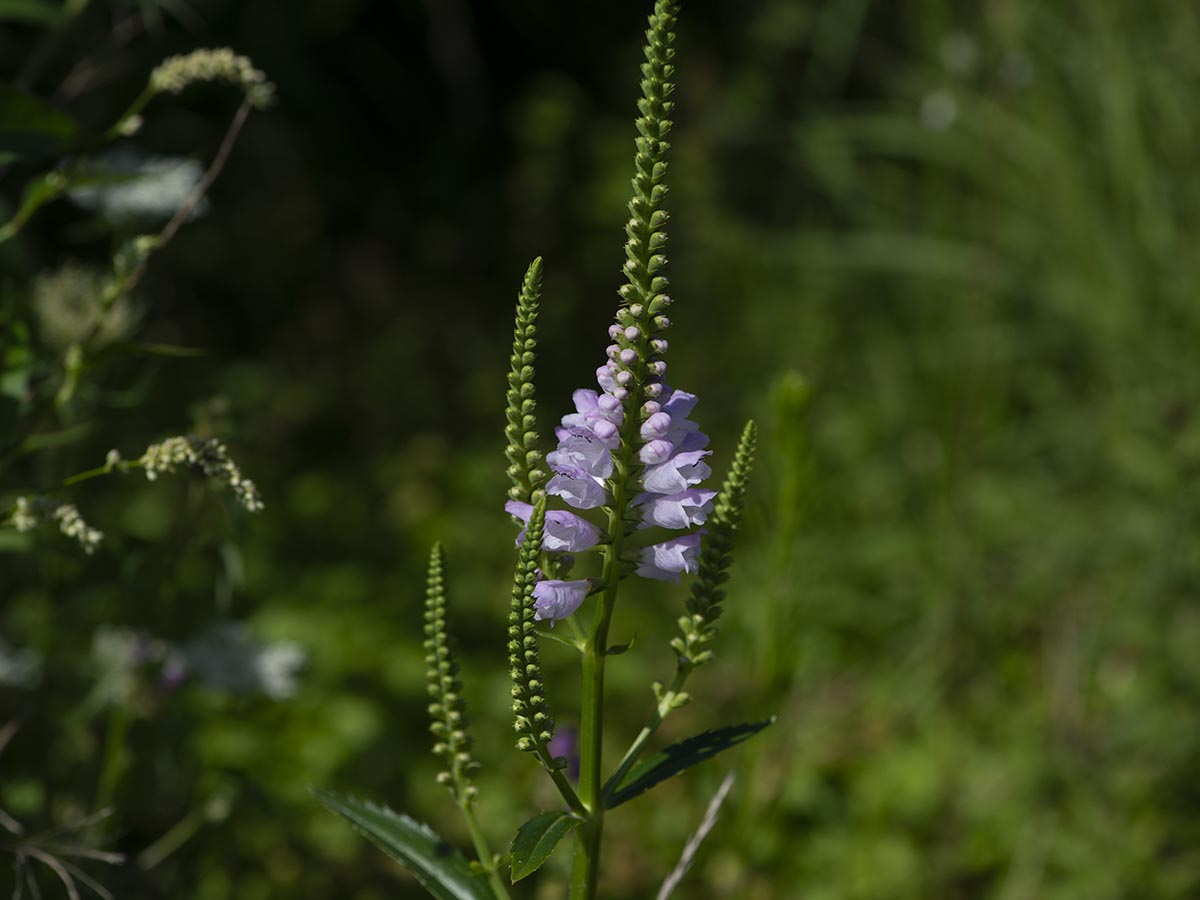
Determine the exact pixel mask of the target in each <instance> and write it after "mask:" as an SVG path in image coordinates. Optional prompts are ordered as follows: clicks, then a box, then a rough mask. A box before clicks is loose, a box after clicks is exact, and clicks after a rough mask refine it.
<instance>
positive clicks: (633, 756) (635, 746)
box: [608, 666, 692, 790]
mask: <svg viewBox="0 0 1200 900" xmlns="http://www.w3.org/2000/svg"><path fill="white" fill-rule="evenodd" d="M691 671H692V670H691V667H690V666H688V667H684V666H680V667H679V668H677V669H676V670H675V679H674V680H673V681H672V682H671V686H670V687H669V688H667V689H666V690H665V691H663V692H662V694H661V696H660V697H659V701H658V704H657V705H656V706H655V707H654V712H652V713H651V714H650V719H649V720H648V721H647V722H646V724H645V726H644V727H643V728H642V730H641V731H640V732H638V736H637V737H636V738H634V739H633V743H632V744H630V745H629V749H628V750H626V751H625V755H624V756H623V757H622V758H621V762H620V764H619V765H618V766H617V768H616V770H615V771H614V772H613V773H612V775H611V776H609V779H608V784H609V785H611V786H612V789H613V790H616V789H617V788H618V787H620V786H621V781H622V780H623V779H624V778H625V776H626V775H628V774H629V770H630V769H632V768H633V767H634V765H635V764H636V763H637V761H638V758H639V757H640V756H641V755H642V751H643V750H645V749H646V744H648V743H649V742H650V738H651V737H652V736H653V734H654V732H655V731H657V730H658V726H659V725H661V724H662V721H663V719H665V718H666V717H667V716H668V715H669V714H670V712H671V710H673V709H674V708H675V698H676V697H678V696H679V692H680V690H681V689H682V688H683V685H684V683H685V682H686V681H687V679H688V676H689V675H690V674H691Z"/></svg>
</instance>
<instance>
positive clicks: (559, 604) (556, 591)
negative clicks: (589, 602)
mask: <svg viewBox="0 0 1200 900" xmlns="http://www.w3.org/2000/svg"><path fill="white" fill-rule="evenodd" d="M591 588H592V585H591V582H590V581H587V580H582V581H555V580H549V581H539V582H538V583H537V584H535V585H534V586H533V599H534V601H535V603H536V606H537V611H536V612H535V613H534V616H533V618H534V619H535V620H536V621H539V622H540V621H543V620H545V619H549V620H550V621H551V622H558V621H559V620H561V619H565V618H566V617H567V616H569V615H571V613H573V612H575V610H577V609H579V607H580V605H581V604H582V603H583V601H584V599H585V598H586V597H587V595H588V591H590V590H591Z"/></svg>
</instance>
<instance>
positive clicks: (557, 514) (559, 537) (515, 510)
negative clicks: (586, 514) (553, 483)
mask: <svg viewBox="0 0 1200 900" xmlns="http://www.w3.org/2000/svg"><path fill="white" fill-rule="evenodd" d="M504 509H505V510H507V511H508V512H509V513H511V514H512V515H514V516H516V517H517V518H518V519H520V520H521V521H522V522H525V523H526V524H528V523H529V517H530V516H531V515H533V507H532V506H530V505H529V504H528V503H520V502H518V501H516V500H509V501H508V502H507V503H505V504H504ZM525 530H526V529H521V533H520V534H519V535H517V544H518V545H519V544H520V543H521V542H522V541H524V540H525ZM598 543H600V529H599V528H597V527H596V526H595V525H593V524H592V523H591V522H589V521H588V520H587V519H583V518H580V517H579V516H577V515H575V513H572V512H567V511H566V510H565V509H551V510H547V511H546V530H545V532H544V533H543V534H542V549H544V550H549V551H550V552H552V553H578V552H580V551H582V550H590V549H591V548H592V547H595V546H596V545H597V544H598Z"/></svg>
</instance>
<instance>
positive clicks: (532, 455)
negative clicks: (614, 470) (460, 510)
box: [504, 256, 546, 503]
mask: <svg viewBox="0 0 1200 900" xmlns="http://www.w3.org/2000/svg"><path fill="white" fill-rule="evenodd" d="M541 294H542V258H541V257H540V256H539V257H538V258H537V259H535V260H534V261H533V262H532V263H530V264H529V269H528V270H527V271H526V272H525V278H524V280H523V281H522V282H521V291H520V293H519V294H517V315H516V323H515V324H514V326H513V349H512V357H511V358H510V359H509V364H510V370H509V373H508V394H507V398H508V408H507V409H506V410H505V416H506V418H507V419H508V424H507V425H506V426H505V427H504V436H505V437H506V438H507V439H508V446H507V447H506V448H505V451H504V455H505V456H507V457H508V463H509V466H508V477H509V480H510V481H512V487H511V488H509V490H508V496H509V497H511V498H512V499H513V500H516V501H517V502H519V503H528V502H531V501H532V500H536V499H537V498H538V497H539V496H541V495H542V493H543V490H542V485H543V484H544V483H545V481H546V472H545V469H543V468H542V453H541V451H540V450H539V449H538V433H537V418H536V417H535V416H534V410H535V409H536V407H537V404H536V402H535V401H534V398H533V393H534V388H533V361H534V359H535V351H536V349H537V337H536V334H537V326H536V324H535V323H536V322H537V314H538V300H539V299H540V298H541Z"/></svg>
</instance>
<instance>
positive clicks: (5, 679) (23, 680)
mask: <svg viewBox="0 0 1200 900" xmlns="http://www.w3.org/2000/svg"><path fill="white" fill-rule="evenodd" d="M41 668H42V667H41V660H40V659H38V655H37V653H36V652H35V651H34V650H32V649H30V648H28V647H14V646H12V645H11V644H9V643H8V642H7V641H5V640H4V638H0V685H4V686H5V687H19V688H28V687H33V686H34V685H35V684H37V681H38V677H39V676H40V675H41Z"/></svg>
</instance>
